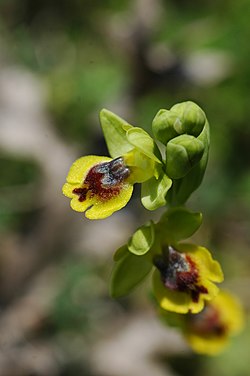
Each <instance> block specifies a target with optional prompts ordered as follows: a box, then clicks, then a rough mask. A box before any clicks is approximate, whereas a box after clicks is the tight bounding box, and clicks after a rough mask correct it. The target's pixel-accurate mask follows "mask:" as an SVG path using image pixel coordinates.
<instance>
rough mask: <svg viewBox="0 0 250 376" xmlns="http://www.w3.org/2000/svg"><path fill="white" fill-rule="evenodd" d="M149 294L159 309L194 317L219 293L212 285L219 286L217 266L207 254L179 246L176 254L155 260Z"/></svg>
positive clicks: (220, 276) (170, 251)
mask: <svg viewBox="0 0 250 376" xmlns="http://www.w3.org/2000/svg"><path fill="white" fill-rule="evenodd" d="M154 264H155V266H156V268H157V269H158V270H155V272H154V276H153V290H154V295H155V297H156V300H157V301H158V302H159V304H160V307H161V308H162V309H164V310H167V311H172V312H177V313H198V312H200V311H201V310H202V309H203V307H204V302H205V301H206V300H211V299H213V298H214V297H215V296H216V295H217V294H218V292H219V289H218V287H217V286H216V285H215V284H214V283H213V282H222V281H223V273H222V270H221V267H220V264H219V263H218V262H217V261H215V260H213V259H212V256H211V254H210V252H209V251H208V250H207V249H206V248H204V247H200V246H196V245H193V244H179V245H178V250H176V249H174V248H172V247H168V253H167V254H166V253H165V254H163V255H161V256H157V257H155V259H154Z"/></svg>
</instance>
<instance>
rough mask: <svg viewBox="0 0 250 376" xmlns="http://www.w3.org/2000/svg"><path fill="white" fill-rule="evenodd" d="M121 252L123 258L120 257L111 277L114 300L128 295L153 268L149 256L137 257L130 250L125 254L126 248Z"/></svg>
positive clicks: (111, 292)
mask: <svg viewBox="0 0 250 376" xmlns="http://www.w3.org/2000/svg"><path fill="white" fill-rule="evenodd" d="M124 247H125V248H126V246H124ZM120 249H121V248H120ZM120 252H121V253H122V256H120V258H119V257H118V261H117V262H116V263H115V265H114V267H113V271H112V275H111V283H110V294H111V296H112V297H113V298H119V297H122V296H124V295H127V294H128V293H129V292H130V291H131V290H132V289H134V288H135V287H136V286H137V285H138V284H139V283H140V282H142V280H143V279H144V278H145V277H146V275H147V274H148V273H149V272H150V271H151V269H152V266H153V265H152V263H151V262H150V259H149V258H148V257H147V255H144V256H136V255H134V254H132V253H131V252H129V251H128V250H126V251H125V252H124V248H123V250H122V251H120Z"/></svg>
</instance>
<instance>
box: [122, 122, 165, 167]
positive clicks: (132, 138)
mask: <svg viewBox="0 0 250 376" xmlns="http://www.w3.org/2000/svg"><path fill="white" fill-rule="evenodd" d="M126 137H127V140H128V141H129V143H130V144H131V145H133V146H134V147H135V148H137V149H138V150H140V152H141V153H143V154H145V155H146V156H147V157H148V158H150V159H152V160H153V161H155V162H157V163H161V154H160V151H159V149H158V147H157V145H156V143H155V142H154V140H153V139H152V137H150V136H149V134H148V133H147V132H145V131H144V130H143V129H142V128H139V127H133V128H129V129H128V130H127V134H126Z"/></svg>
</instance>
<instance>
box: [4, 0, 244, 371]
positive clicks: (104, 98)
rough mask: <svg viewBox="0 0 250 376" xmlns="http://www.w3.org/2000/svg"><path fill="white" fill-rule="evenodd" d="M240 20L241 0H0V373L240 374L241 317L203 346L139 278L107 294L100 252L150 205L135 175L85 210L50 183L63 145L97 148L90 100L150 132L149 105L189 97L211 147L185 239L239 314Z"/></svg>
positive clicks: (64, 166)
mask: <svg viewBox="0 0 250 376" xmlns="http://www.w3.org/2000/svg"><path fill="white" fill-rule="evenodd" d="M249 19H250V0H238V1H237V2H236V1H232V0H217V1H215V0H210V1H208V0H200V1H199V2H197V1H194V0H185V1H184V0H175V1H173V0H172V1H170V0H161V1H160V0H134V1H124V0H120V1H115V0H107V1H105V2H104V1H101V0H92V1H91V0H61V1H56V0H36V1H32V0H22V1H20V0H19V1H18V0H1V1H0V168H1V174H0V234H1V238H0V245H1V253H0V280H1V283H0V304H1V311H0V374H1V375H3V376H15V375H17V376H28V375H29V376H36V375H37V376H40V375H41V376H58V375H60V376H66V375H69V376H71V375H72V376H78V375H79V376H81V375H83V376H119V375H121V376H126V375H130V376H141V375H143V376H151V375H154V376H164V375H180V376H181V375H189V374H192V375H193V376H201V375H202V376H210V375H221V376H224V375H225V376H247V375H249V366H248V350H249V346H250V328H249V325H248V323H247V324H246V328H245V330H244V332H243V333H242V334H241V335H240V336H239V337H237V338H236V339H235V340H233V341H232V344H231V345H230V346H229V348H228V349H227V350H226V351H225V352H224V353H223V354H222V355H220V356H218V357H212V358H209V357H201V356H197V355H194V354H192V352H191V351H190V349H189V348H188V347H187V346H186V344H185V342H184V341H183V339H182V338H181V337H180V335H179V334H178V333H177V332H175V331H173V329H168V328H164V327H162V326H161V324H160V323H158V322H157V321H156V319H155V313H154V310H153V308H152V306H151V303H150V301H149V299H148V296H147V293H146V292H145V291H148V290H150V289H149V286H146V285H144V286H143V288H139V290H137V291H135V293H134V294H132V295H131V296H130V297H128V298H124V299H121V300H119V301H113V300H111V299H110V298H109V295H108V279H109V275H110V269H111V265H112V253H113V251H115V249H116V248H118V247H119V246H120V245H122V244H123V243H124V242H126V240H127V238H128V237H129V236H130V234H131V233H132V231H133V230H134V229H135V228H136V227H138V226H139V225H140V224H141V223H144V222H145V220H147V219H149V218H151V217H152V213H149V212H146V210H145V209H143V208H142V206H141V204H140V201H139V194H138V192H137V190H136V191H135V194H134V196H133V200H132V201H131V202H130V204H129V205H128V206H127V207H126V208H125V209H124V210H123V211H121V212H118V213H115V214H114V215H113V216H112V217H110V218H109V219H107V220H105V221H97V222H91V221H88V220H86V219H83V217H82V215H81V214H79V213H72V212H71V210H70V208H69V202H68V200H67V199H66V198H64V197H63V196H62V194H61V186H62V184H63V182H64V179H65V177H66V175H67V172H68V168H69V166H70V165H71V163H72V162H73V161H74V159H75V158H77V157H79V156H81V155H85V154H97V155H105V154H107V150H106V147H105V144H104V141H103V138H102V134H101V131H100V126H99V121H98V114H99V111H100V110H101V109H102V108H103V107H106V108H108V109H109V110H111V111H113V112H116V113H117V114H118V115H120V116H122V117H124V118H126V119H127V120H128V121H130V122H131V123H132V124H134V125H138V126H143V127H145V129H147V130H148V131H149V132H150V124H151V122H152V119H153V117H154V116H155V114H156V112H157V111H158V110H159V109H160V108H170V107H171V106H172V105H173V104H175V103H177V102H181V101H184V100H193V101H195V102H197V103H198V104H199V105H200V106H201V107H202V108H203V109H204V111H205V112H206V114H207V117H208V119H209V122H210V125H211V153H210V160H209V165H208V169H207V172H206V176H205V179H204V182H203V184H202V186H201V187H200V189H199V190H198V191H197V192H195V193H194V194H193V196H192V198H191V199H190V201H189V207H190V208H193V209H195V210H199V211H202V212H203V214H204V223H203V225H202V228H201V229H200V231H199V233H198V234H197V235H196V238H195V240H196V241H198V242H200V244H202V245H204V246H207V247H208V248H209V249H211V250H213V252H214V254H215V257H216V258H217V259H218V260H220V261H221V263H222V266H223V269H224V272H225V283H224V287H225V288H229V289H231V291H233V292H234V293H235V294H237V295H238V296H239V297H240V298H241V299H242V301H243V304H244V307H245V310H246V315H247V312H248V311H249V308H250V305H249V301H250V291H249V287H248V286H249V284H250V272H249V270H250V252H249V248H250V231H249V225H250V193H249V192H250V152H249V145H250V122H249V118H250V43H249V40H250V24H249ZM159 214H160V211H159V213H155V214H153V216H154V218H156V219H157V218H158V217H159ZM147 289H148V290H147ZM133 346H134V347H133ZM133 348H134V351H132V349H133Z"/></svg>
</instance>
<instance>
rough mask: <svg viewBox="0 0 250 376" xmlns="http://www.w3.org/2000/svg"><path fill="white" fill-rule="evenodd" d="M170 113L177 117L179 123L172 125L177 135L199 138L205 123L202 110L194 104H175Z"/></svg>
mask: <svg viewBox="0 0 250 376" xmlns="http://www.w3.org/2000/svg"><path fill="white" fill-rule="evenodd" d="M170 112H173V113H174V114H176V115H178V117H179V119H180V121H179V122H176V123H175V124H174V129H175V131H176V132H177V133H178V134H184V133H187V134H190V135H192V136H195V137H197V136H199V134H200V133H201V131H202V129H203V127H204V125H205V122H206V116H205V114H204V112H203V111H202V109H201V108H200V107H199V106H198V105H197V104H196V103H194V102H191V101H188V102H183V103H177V104H175V105H174V106H173V107H172V108H171V109H170Z"/></svg>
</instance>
